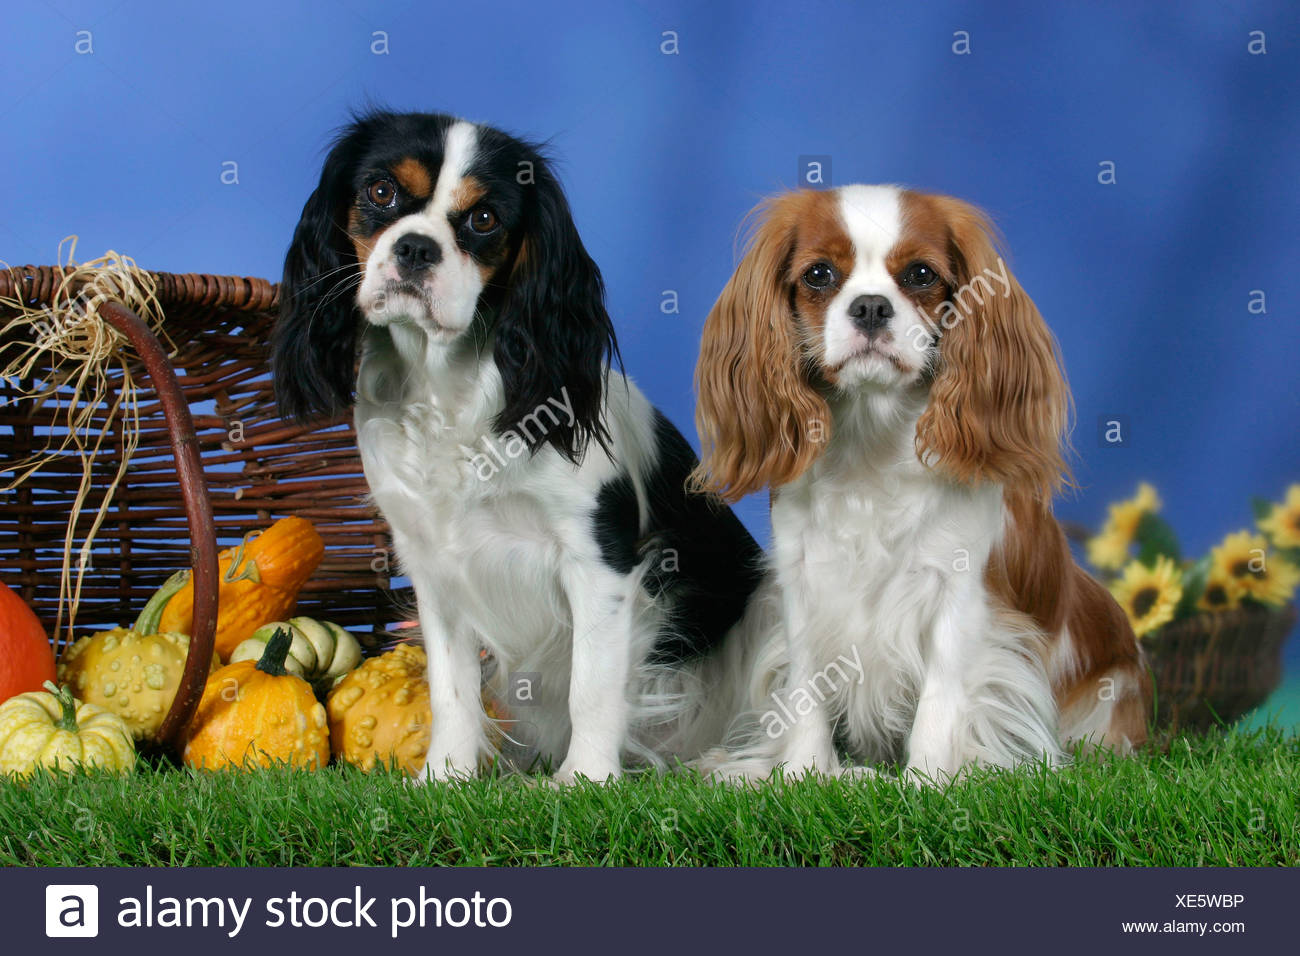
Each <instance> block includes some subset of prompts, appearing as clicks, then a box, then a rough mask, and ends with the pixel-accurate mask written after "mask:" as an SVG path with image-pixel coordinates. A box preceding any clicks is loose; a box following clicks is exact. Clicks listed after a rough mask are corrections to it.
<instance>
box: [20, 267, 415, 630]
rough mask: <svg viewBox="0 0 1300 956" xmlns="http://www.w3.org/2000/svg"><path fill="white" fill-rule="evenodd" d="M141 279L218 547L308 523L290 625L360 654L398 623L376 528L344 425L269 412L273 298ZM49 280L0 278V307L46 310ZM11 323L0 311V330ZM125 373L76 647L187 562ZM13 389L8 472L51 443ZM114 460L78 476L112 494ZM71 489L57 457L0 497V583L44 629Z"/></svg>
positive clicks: (146, 397)
mask: <svg viewBox="0 0 1300 956" xmlns="http://www.w3.org/2000/svg"><path fill="white" fill-rule="evenodd" d="M151 275H153V277H154V278H155V279H156V280H157V284H158V287H157V297H158V300H159V302H160V304H161V306H162V308H163V313H164V315H165V322H164V325H163V329H164V331H165V332H166V334H167V335H168V336H169V337H170V339H171V340H172V342H173V343H175V345H176V352H175V353H174V354H173V355H172V356H171V357H170V359H171V364H172V366H173V367H174V369H175V372H176V375H177V378H178V380H179V382H180V386H181V389H182V391H183V393H184V398H185V400H186V401H187V402H188V404H189V407H190V411H191V414H192V417H193V420H194V427H195V431H196V433H197V436H198V446H199V452H200V454H201V458H202V465H203V471H204V472H205V474H206V478H207V484H208V487H209V493H210V499H211V502H212V509H213V513H214V524H215V528H216V533H217V538H218V544H219V545H220V546H222V547H226V546H229V545H233V544H236V543H238V541H239V539H240V538H241V537H242V536H243V535H245V534H247V533H248V532H250V531H253V530H256V529H258V528H263V527H265V526H267V525H268V524H269V523H270V522H271V521H272V520H274V519H276V518H280V517H285V516H288V515H298V516H300V517H303V518H308V519H310V520H311V521H312V522H313V524H315V526H316V528H317V530H318V531H319V532H320V534H321V536H322V537H323V538H324V539H325V545H326V550H325V558H324V561H323V562H322V564H321V566H320V568H319V569H318V570H317V572H316V574H315V575H313V577H312V578H311V580H310V581H309V582H308V584H307V585H306V587H305V588H304V589H303V591H302V594H301V597H300V600H299V605H298V613H300V614H307V615H311V616H316V617H321V618H325V619H328V620H331V621H336V622H338V623H339V624H343V625H345V626H349V627H351V628H353V629H358V628H360V629H363V631H364V630H365V629H368V630H369V632H370V633H369V635H368V636H367V635H366V634H365V633H362V634H360V635H359V636H360V637H361V638H362V640H363V643H368V644H370V645H371V646H372V647H373V646H375V645H376V644H378V643H379V642H380V641H381V640H382V636H381V635H382V631H383V628H384V626H385V625H387V624H389V623H391V622H393V621H396V620H399V619H401V618H402V617H404V616H405V615H404V614H403V613H402V611H401V602H400V601H399V600H396V599H395V596H394V595H393V593H392V592H391V591H390V590H389V585H390V572H389V568H390V567H392V564H391V561H392V558H391V551H390V540H389V535H388V528H387V525H386V524H385V523H384V522H383V520H382V519H381V518H380V517H379V516H378V514H377V513H376V511H375V509H374V508H373V506H371V505H370V504H369V502H368V500H367V498H366V492H367V486H366V482H365V478H364V476H363V474H362V470H361V461H360V458H359V457H358V455H357V449H356V440H355V434H354V432H353V429H352V425H351V422H350V420H349V419H347V418H342V419H336V420H332V421H322V422H316V423H312V424H310V425H299V424H294V423H291V422H285V421H283V420H281V418H280V417H279V415H278V414H277V412H276V409H275V403H274V401H273V397H272V393H271V382H270V377H269V361H268V359H269V345H268V342H269V335H270V330H271V327H272V323H273V322H274V319H275V314H276V302H277V291H278V290H277V287H276V286H275V285H273V284H271V283H269V282H267V281H266V280H265V279H256V278H240V277H235V276H211V275H193V274H189V275H174V274H170V273H151ZM61 276H62V271H61V270H60V269H59V268H58V267H49V266H41V267H36V266H25V267H21V268H15V269H12V270H10V271H8V272H3V271H0V296H7V297H11V298H21V300H22V301H24V302H27V303H28V304H29V305H35V306H37V307H39V306H42V305H48V304H49V303H50V300H51V298H52V297H53V295H54V292H55V290H56V289H57V287H58V284H59V281H60V278H61ZM11 317H12V316H11V313H9V312H6V311H5V310H4V309H3V308H2V307H0V325H3V324H4V322H5V321H7V320H8V319H9V318H11ZM132 375H133V377H134V379H135V381H136V382H137V383H139V384H140V386H141V402H140V409H139V411H140V435H139V446H138V448H137V449H136V451H135V454H134V455H133V456H132V459H131V465H130V467H129V470H128V472H127V475H126V478H125V480H124V481H123V483H122V485H121V486H119V488H118V489H117V492H116V494H115V495H114V497H113V500H112V504H111V511H110V512H109V515H108V517H107V518H106V520H105V521H104V524H103V526H102V527H101V528H100V530H99V532H98V534H97V535H96V536H95V541H94V546H93V549H92V552H91V554H92V560H93V566H92V568H90V569H88V570H87V572H86V575H85V578H84V582H83V587H82V591H81V599H80V604H79V607H78V609H77V612H76V618H75V624H76V632H75V633H76V634H78V635H80V634H81V633H84V632H86V631H88V630H93V629H98V628H100V627H102V626H105V625H115V624H122V625H129V624H130V622H131V621H132V620H133V619H134V618H135V615H136V614H137V613H138V612H139V611H140V609H141V608H142V607H143V606H144V603H145V602H146V601H147V600H148V598H149V596H150V595H151V594H152V593H153V591H154V590H156V589H157V587H158V586H159V585H160V584H162V582H163V581H164V580H165V579H166V578H167V577H168V576H169V575H170V574H171V573H172V572H174V571H175V570H177V569H179V568H184V567H189V566H190V563H191V562H190V556H191V551H190V541H189V534H188V531H187V522H186V514H187V505H186V501H185V496H184V494H183V493H182V489H181V487H180V485H179V483H178V480H177V472H176V463H175V460H174V457H173V449H172V444H171V440H172V423H171V422H169V421H168V420H167V418H166V417H165V415H164V414H163V409H162V406H161V403H160V402H159V401H158V400H157V395H156V393H155V391H154V390H153V388H152V383H151V382H150V377H149V376H148V374H146V372H145V370H144V369H143V368H142V367H140V366H139V365H137V364H136V362H135V360H134V358H133V359H132ZM22 385H23V383H21V382H9V381H0V443H3V445H4V446H6V447H5V454H4V455H3V460H5V462H6V463H8V462H13V461H17V460H21V459H23V458H24V457H26V456H27V455H28V454H30V453H32V452H33V451H35V450H37V449H39V448H41V447H43V446H44V444H45V436H47V435H49V434H52V433H53V434H58V432H57V429H58V427H59V426H58V423H57V418H56V413H55V411H54V410H52V409H48V408H33V405H34V403H33V402H31V401H30V400H22V398H21V390H22ZM103 417H104V416H103V415H100V417H99V421H102V420H103ZM52 430H55V431H52ZM122 449H123V445H122V442H121V440H120V438H119V439H118V440H117V441H116V442H114V443H112V447H109V445H108V444H107V443H106V446H105V449H104V451H103V453H102V454H101V455H99V456H98V457H97V458H96V460H95V462H94V466H93V467H94V474H95V481H96V485H97V486H99V487H106V486H107V485H108V483H109V482H110V481H111V478H112V476H113V474H114V473H115V472H116V470H117V467H118V463H119V461H120V457H121V454H122ZM0 468H3V465H0ZM80 479H81V464H80V462H79V460H78V459H77V458H76V457H75V456H74V455H68V456H67V458H66V460H64V459H60V460H57V461H55V462H53V463H52V464H50V465H48V466H46V467H44V468H42V469H41V471H40V472H38V473H37V474H35V475H33V476H32V477H31V478H29V479H28V480H27V482H26V483H24V484H23V485H22V486H21V487H20V488H18V489H17V490H16V491H13V492H10V493H9V494H7V495H4V496H0V579H3V580H4V581H5V583H7V584H8V585H9V586H10V587H12V588H13V589H14V590H15V591H17V592H18V593H19V594H21V596H22V597H23V598H24V599H25V600H26V601H27V602H28V603H29V604H30V605H31V607H32V608H33V609H34V610H35V611H36V614H37V616H38V617H39V618H40V619H41V620H42V622H43V623H44V624H45V625H46V626H47V628H48V627H50V626H52V624H53V622H54V620H55V612H56V609H57V601H58V597H59V572H60V568H61V567H62V563H63V550H64V536H65V532H66V524H67V520H68V515H69V513H70V512H71V510H72V509H73V507H74V505H75V496H76V494H77V489H78V485H79V483H80ZM100 479H102V481H101V480H100ZM101 500H102V493H101V494H98V495H92V496H91V498H90V500H88V501H86V502H85V503H84V506H83V510H84V511H86V512H87V513H86V514H85V520H84V521H79V525H78V532H77V533H78V537H77V540H76V544H75V546H74V547H79V546H80V544H81V542H82V540H84V529H85V527H86V526H87V525H89V521H90V517H91V514H90V512H93V510H94V509H96V508H98V506H99V504H100V501H101ZM74 553H75V551H74ZM66 619H67V615H66V612H65V621H66ZM65 634H66V629H65Z"/></svg>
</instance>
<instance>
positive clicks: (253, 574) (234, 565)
mask: <svg viewBox="0 0 1300 956" xmlns="http://www.w3.org/2000/svg"><path fill="white" fill-rule="evenodd" d="M261 533H262V529H261V528H258V529H257V530H256V531H250V532H248V534H246V535H244V537H243V538H242V539H240V542H239V544H237V545H236V546H235V553H234V554H233V555H232V556H231V558H230V567H228V568H226V570H225V571H224V572H222V575H221V579H222V580H223V581H225V582H226V583H227V584H234V583H235V582H236V581H253V582H255V583H257V584H261V583H262V573H261V571H260V570H259V569H258V567H257V561H256V560H254V559H253V558H249V559H248V563H247V564H245V565H244V570H242V571H240V570H239V565H240V562H242V561H243V560H244V550H245V549H246V548H247V547H248V542H250V541H251V540H253V539H254V538H256V537H258V536H259V535H260V534H261Z"/></svg>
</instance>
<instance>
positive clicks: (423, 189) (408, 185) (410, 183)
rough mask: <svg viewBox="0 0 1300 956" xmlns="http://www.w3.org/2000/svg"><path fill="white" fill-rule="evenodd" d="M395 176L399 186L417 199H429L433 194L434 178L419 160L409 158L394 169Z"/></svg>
mask: <svg viewBox="0 0 1300 956" xmlns="http://www.w3.org/2000/svg"><path fill="white" fill-rule="evenodd" d="M393 175H394V176H395V177H396V178H397V184H398V185H399V186H401V187H402V189H403V190H404V191H405V192H407V193H409V194H410V195H412V196H414V197H415V198H417V199H427V198H428V197H429V195H430V194H431V193H432V192H433V178H432V177H431V176H430V175H429V170H428V169H426V168H425V165H424V163H422V162H420V161H419V160H418V159H413V158H411V157H410V156H408V157H407V158H406V159H404V160H402V161H401V162H400V163H398V164H397V165H396V166H394V167H393Z"/></svg>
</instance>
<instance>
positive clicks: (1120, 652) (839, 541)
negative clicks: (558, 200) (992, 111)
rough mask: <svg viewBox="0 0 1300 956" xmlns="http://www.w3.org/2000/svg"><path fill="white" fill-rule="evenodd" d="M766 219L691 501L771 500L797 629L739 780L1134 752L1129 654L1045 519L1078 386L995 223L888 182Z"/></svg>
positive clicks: (726, 311)
mask: <svg viewBox="0 0 1300 956" xmlns="http://www.w3.org/2000/svg"><path fill="white" fill-rule="evenodd" d="M758 216H759V221H758V226H757V229H756V231H755V234H754V235H753V237H752V240H751V242H750V244H749V246H748V249H747V252H746V254H745V256H744V259H743V261H742V262H741V264H740V266H739V268H738V269H737V271H736V273H735V275H734V276H733V277H732V279H731V281H730V282H729V283H728V284H727V286H726V288H725V289H724V290H723V292H722V295H721V297H720V298H719V299H718V302H717V304H716V305H715V306H714V308H713V311H712V312H711V313H710V315H709V318H708V321H707V324H706V326H705V330H704V341H703V347H702V351H701V355H700V361H699V367H698V370H697V384H698V388H699V399H700V403H699V410H698V415H697V424H698V426H699V430H700V433H701V436H702V441H703V449H704V451H703V463H702V465H701V466H700V468H699V469H698V470H697V472H696V479H697V481H698V483H699V484H701V485H702V486H704V487H707V488H709V489H711V490H712V491H715V492H717V493H719V494H720V495H721V496H722V497H723V498H725V499H727V500H732V501H734V500H735V499H737V498H739V497H741V496H742V495H745V494H749V493H751V492H754V491H758V490H759V489H761V488H764V487H770V488H771V490H772V534H773V545H774V547H773V551H774V554H773V558H772V560H773V563H774V565H775V576H776V582H777V588H778V590H779V594H780V598H779V601H780V605H781V616H782V617H783V620H784V628H783V630H784V644H785V649H784V650H783V652H782V654H781V655H780V657H781V662H780V665H779V667H778V668H777V670H776V671H774V672H773V673H774V674H775V675H776V679H775V680H774V681H773V682H772V683H771V684H768V685H764V689H765V690H766V689H768V688H769V687H771V686H775V687H776V688H777V692H776V699H775V700H774V701H773V702H770V704H769V706H771V705H772V704H775V706H772V710H771V711H769V713H768V714H767V715H765V719H764V720H761V721H758V722H757V723H758V724H760V727H759V728H758V729H757V730H756V731H755V733H754V736H753V739H752V740H750V741H748V742H747V744H746V745H744V746H743V747H742V748H741V752H740V753H733V755H732V757H733V760H732V766H733V770H735V768H736V767H737V766H739V767H740V768H742V769H741V770H740V771H736V772H746V773H752V772H754V770H755V769H757V770H760V771H763V770H766V769H770V768H771V767H772V766H775V765H776V764H779V763H785V764H786V765H787V766H788V768H789V769H790V770H791V771H804V770H811V769H816V770H818V771H821V772H837V771H839V769H840V753H842V752H847V754H849V755H850V756H851V757H852V758H854V759H857V760H864V761H868V762H870V761H888V760H897V761H900V762H902V763H904V764H905V765H906V767H907V768H908V769H909V770H915V771H918V772H919V773H921V774H924V775H926V776H928V777H930V778H931V779H939V778H942V777H944V776H947V775H951V774H954V773H956V772H957V771H958V770H960V769H961V768H963V767H965V766H967V765H969V764H974V763H978V764H986V765H1000V766H1010V765H1014V764H1016V763H1018V762H1020V761H1022V760H1026V759H1043V758H1046V759H1047V760H1049V761H1053V762H1054V761H1055V760H1057V759H1058V758H1059V756H1060V752H1061V747H1062V744H1064V743H1069V742H1073V741H1089V742H1093V743H1101V744H1105V745H1109V746H1112V747H1114V748H1115V749H1118V750H1127V749H1128V748H1130V747H1132V746H1135V745H1138V744H1141V743H1142V742H1143V741H1144V740H1145V738H1146V721H1147V713H1148V709H1149V697H1150V688H1149V683H1148V678H1147V675H1146V671H1145V668H1144V665H1143V662H1142V656H1141V653H1140V651H1139V649H1138V645H1137V642H1136V640H1135V638H1134V636H1133V632H1132V630H1131V628H1130V627H1129V625H1128V623H1127V621H1126V619H1125V616H1124V614H1123V612H1122V611H1121V609H1120V608H1119V606H1118V605H1117V604H1116V603H1115V602H1114V601H1113V600H1112V599H1111V597H1110V595H1109V594H1108V593H1107V592H1106V590H1105V589H1104V588H1103V587H1102V586H1101V585H1100V584H1098V583H1097V582H1096V581H1095V580H1093V579H1092V578H1091V577H1089V576H1088V574H1086V573H1085V572H1084V571H1083V570H1082V569H1081V568H1079V567H1078V566H1077V565H1076V564H1075V563H1074V561H1073V560H1072V558H1071V555H1070V552H1069V549H1068V547H1067V545H1066V540H1065V537H1064V535H1063V534H1062V532H1061V529H1060V527H1059V526H1058V525H1057V523H1056V521H1055V519H1054V518H1053V517H1052V512H1051V505H1050V502H1051V498H1052V495H1053V493H1054V492H1055V491H1056V490H1058V489H1059V488H1060V487H1061V486H1062V484H1064V483H1066V482H1067V481H1068V473H1067V469H1066V466H1065V463H1064V461H1063V458H1062V453H1061V443H1062V435H1063V431H1064V429H1065V427H1066V424H1067V419H1068V417H1069V410H1070V394H1069V389H1068V387H1067V385H1066V382H1065V378H1064V375H1063V373H1062V370H1061V367H1060V364H1059V361H1058V356H1057V352H1056V348H1055V343H1054V341H1053V339H1052V336H1051V333H1050V332H1049V331H1048V329H1047V326H1046V325H1045V324H1044V323H1043V320H1042V318H1041V316H1040V315H1039V313H1038V310H1037V309H1036V308H1035V306H1034V304H1033V302H1032V301H1030V299H1029V296H1028V295H1026V294H1025V292H1024V290H1023V289H1022V288H1021V287H1020V285H1019V283H1017V282H1016V280H1015V278H1014V277H1013V276H1012V275H1011V273H1010V272H1009V271H1008V270H1007V267H1006V264H1005V263H1004V262H1003V260H1002V258H1001V257H1000V256H999V254H998V251H997V247H996V245H995V241H994V237H993V232H992V228H991V226H990V223H989V221H988V219H987V218H986V217H985V216H984V214H983V213H981V212H980V211H979V210H977V209H975V208H974V207H972V206H970V205H968V204H967V203H964V202H961V201H959V200H956V199H952V198H948V197H945V196H936V195H927V194H922V193H917V192H912V191H909V190H905V189H900V188H897V187H893V186H846V187H843V188H841V189H837V190H834V191H827V192H810V191H801V192H793V193H788V194H785V195H782V196H779V197H777V198H775V199H773V200H771V201H769V202H768V203H766V204H764V205H763V206H762V207H760V210H759V211H758ZM855 665H856V666H855ZM756 683H760V682H756ZM756 696H757V695H756ZM755 704H756V706H760V707H761V704H759V703H758V701H757V700H756V701H755Z"/></svg>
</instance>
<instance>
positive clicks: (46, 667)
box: [0, 584, 55, 701]
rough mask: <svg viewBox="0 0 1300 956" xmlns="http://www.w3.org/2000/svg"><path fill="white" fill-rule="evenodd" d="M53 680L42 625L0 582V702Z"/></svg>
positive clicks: (51, 658) (51, 654)
mask: <svg viewBox="0 0 1300 956" xmlns="http://www.w3.org/2000/svg"><path fill="white" fill-rule="evenodd" d="M54 679H55V677H54V650H53V648H51V647H50V640H49V638H48V637H47V636H46V635H45V628H43V627H41V622H40V621H38V620H36V615H35V614H33V613H32V609H31V608H29V607H28V606H27V603H26V602H25V601H23V599H22V598H20V597H19V596H18V595H17V594H15V593H14V592H13V591H11V590H9V588H8V587H6V586H5V585H3V584H0V701H6V700H8V699H9V698H10V697H14V696H17V695H18V694H25V693H35V692H36V691H39V690H40V689H41V688H42V687H44V686H45V682H46V681H53V680H54Z"/></svg>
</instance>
